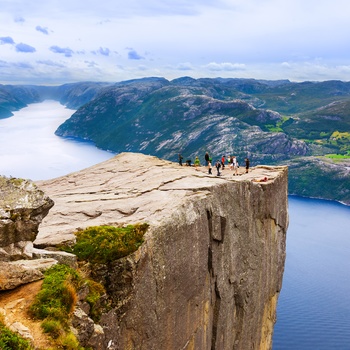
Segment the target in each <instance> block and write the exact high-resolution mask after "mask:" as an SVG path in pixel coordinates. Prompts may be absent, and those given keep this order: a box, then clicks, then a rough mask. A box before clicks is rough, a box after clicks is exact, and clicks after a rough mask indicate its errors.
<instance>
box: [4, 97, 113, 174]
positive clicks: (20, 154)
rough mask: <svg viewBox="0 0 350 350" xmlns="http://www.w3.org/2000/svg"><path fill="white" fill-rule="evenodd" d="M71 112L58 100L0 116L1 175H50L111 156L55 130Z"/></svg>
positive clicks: (36, 104) (82, 167)
mask: <svg viewBox="0 0 350 350" xmlns="http://www.w3.org/2000/svg"><path fill="white" fill-rule="evenodd" d="M74 112H75V111H74V110H72V109H67V108H65V107H64V106H62V105H61V104H60V103H59V102H57V101H44V102H42V103H33V104H30V105H29V106H28V107H26V108H23V109H21V110H20V111H16V112H13V114H14V115H13V116H12V117H10V118H6V119H0V140H1V146H0V175H5V176H13V177H22V178H27V179H31V180H44V179H51V178H55V177H57V176H61V175H66V174H68V173H71V172H73V171H77V170H81V169H84V168H87V167H89V166H91V165H94V164H96V163H99V162H102V161H104V160H107V159H109V158H111V157H113V156H114V154H113V153H110V152H106V151H103V150H100V149H97V148H96V147H94V145H93V144H92V143H88V142H81V141H78V140H74V139H64V138H61V137H58V136H56V135H55V134H54V132H55V130H56V129H57V127H58V126H59V125H60V124H62V123H63V122H64V121H65V120H66V119H68V118H69V117H70V116H71V115H72V114H73V113H74Z"/></svg>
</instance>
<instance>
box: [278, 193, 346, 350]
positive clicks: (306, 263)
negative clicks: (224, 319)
mask: <svg viewBox="0 0 350 350" xmlns="http://www.w3.org/2000/svg"><path fill="white" fill-rule="evenodd" d="M289 216H290V224H289V228H288V233H287V259H286V265H285V273H284V277H283V286H282V291H281V294H280V298H279V300H278V307H277V323H276V325H275V331H274V340H273V350H314V349H315V350H316V349H317V350H323V349H324V350H333V349H339V350H343V349H344V350H348V349H350V207H347V206H344V205H342V204H339V203H336V202H331V201H325V200H316V199H307V198H300V197H294V196H289Z"/></svg>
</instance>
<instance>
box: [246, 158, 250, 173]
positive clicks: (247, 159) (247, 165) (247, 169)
mask: <svg viewBox="0 0 350 350" xmlns="http://www.w3.org/2000/svg"><path fill="white" fill-rule="evenodd" d="M249 165H250V161H249V158H246V159H245V172H246V173H248V172H249Z"/></svg>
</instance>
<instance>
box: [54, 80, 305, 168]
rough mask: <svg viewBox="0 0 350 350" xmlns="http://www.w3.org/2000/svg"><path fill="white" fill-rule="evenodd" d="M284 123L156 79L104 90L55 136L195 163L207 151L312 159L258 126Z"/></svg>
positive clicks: (211, 93) (198, 87)
mask: <svg viewBox="0 0 350 350" xmlns="http://www.w3.org/2000/svg"><path fill="white" fill-rule="evenodd" d="M280 120H281V116H280V114H279V113H276V112H274V111H270V110H265V109H259V108H255V107H253V106H252V105H251V104H249V103H247V102H244V101H242V100H239V99H231V98H226V96H224V93H223V92H222V91H219V89H216V86H215V85H210V84H207V83H205V82H203V81H200V82H199V84H197V83H196V81H194V82H192V80H190V79H180V80H176V81H174V82H169V81H167V80H165V79H157V78H154V79H143V80H136V81H130V82H126V83H120V84H117V85H115V86H113V87H110V88H108V89H107V88H106V89H104V91H103V92H101V91H100V93H99V95H98V96H97V97H96V98H95V99H94V100H92V101H90V102H89V103H87V104H86V105H84V106H82V107H81V108H80V109H79V110H78V111H77V112H76V113H75V114H73V116H72V117H71V118H70V119H69V120H67V121H66V122H65V123H64V124H62V125H61V126H60V127H59V128H58V129H57V131H56V134H57V135H60V136H66V137H79V138H82V139H86V140H91V141H93V142H95V144H96V146H97V147H100V148H103V149H108V150H111V151H114V152H117V153H120V152H123V151H132V152H137V151H138V152H139V151H141V152H142V153H145V154H154V155H157V156H159V157H161V158H166V159H172V160H176V159H177V155H178V153H182V154H183V155H184V156H185V157H186V158H192V159H194V157H195V156H196V155H204V153H205V152H206V150H209V151H210V153H211V154H212V155H213V156H215V157H219V156H220V157H221V155H222V154H225V155H229V154H235V155H239V156H241V157H243V156H245V155H247V154H249V155H250V156H251V157H256V158H257V159H259V160H260V161H265V162H272V161H277V160H281V159H285V155H286V154H288V155H290V156H301V155H302V156H305V155H307V154H309V153H310V151H309V149H308V146H307V145H306V144H305V142H303V141H299V140H296V139H292V138H291V137H289V136H288V135H286V134H285V133H276V132H269V131H263V130H262V129H261V128H260V127H259V125H260V124H265V123H268V124H276V123H277V122H279V121H280ZM214 150H215V152H214Z"/></svg>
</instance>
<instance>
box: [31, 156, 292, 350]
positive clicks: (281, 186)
mask: <svg viewBox="0 0 350 350" xmlns="http://www.w3.org/2000/svg"><path fill="white" fill-rule="evenodd" d="M265 177H266V179H267V181H264V182H257V181H256V180H260V179H263V178H265ZM38 186H39V187H40V188H42V189H43V190H44V191H45V193H47V194H48V195H49V196H50V198H52V199H53V200H54V201H55V206H54V207H53V208H52V209H51V211H50V213H49V214H48V216H47V217H46V218H45V219H44V221H43V223H42V227H41V228H40V230H39V235H38V237H37V240H36V241H35V242H34V243H35V244H36V246H38V247H45V246H48V245H52V244H57V243H59V242H60V241H69V240H70V239H73V235H72V232H73V231H74V230H75V229H77V228H78V227H80V228H82V227H87V226H93V225H100V224H121V223H136V222H147V223H149V224H150V228H149V231H148V232H147V233H146V236H145V242H144V244H143V245H142V247H141V248H140V249H139V250H138V251H137V252H135V253H134V254H132V255H130V256H129V257H127V258H123V259H120V260H118V261H117V262H115V263H114V264H112V265H111V266H109V267H108V268H107V267H103V266H101V267H100V268H98V269H96V270H95V271H93V274H94V276H95V278H97V279H99V280H100V281H102V282H103V283H104V284H105V286H106V289H107V292H108V294H109V297H110V300H111V306H112V308H111V310H110V311H109V312H108V313H106V314H104V315H102V318H101V320H100V324H101V326H102V327H103V330H104V335H105V348H108V349H120V350H122V349H123V350H126V349H144V350H151V349H154V350H158V349H167V350H171V349H176V350H179V349H188V350H189V349H193V350H195V349H196V350H197V349H201V350H202V349H203V350H205V349H208V350H209V349H211V350H215V349H216V350H222V349H242V350H243V349H244V350H246V349H270V348H271V339H272V332H273V325H274V322H275V316H276V304H277V300H278V294H279V291H280V289H281V285H282V276H283V269H284V261H285V242H286V230H287V226H288V215H287V168H286V167H274V168H273V167H256V168H254V169H253V170H252V172H250V173H249V174H242V175H241V176H236V177H233V176H232V172H231V171H230V170H227V169H226V170H224V171H223V176H221V177H216V176H213V175H208V174H207V173H206V169H203V168H202V169H201V170H195V169H194V168H191V167H180V166H179V165H177V164H174V163H171V162H167V161H163V160H160V159H157V158H155V157H148V156H144V155H140V154H128V153H124V154H120V155H118V156H117V157H115V158H113V159H111V160H109V161H107V162H104V163H101V164H98V165H96V166H94V167H91V168H89V169H86V170H84V171H82V172H78V173H74V174H71V175H69V176H65V177H62V178H58V179H54V180H50V181H45V182H40V183H38Z"/></svg>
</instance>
